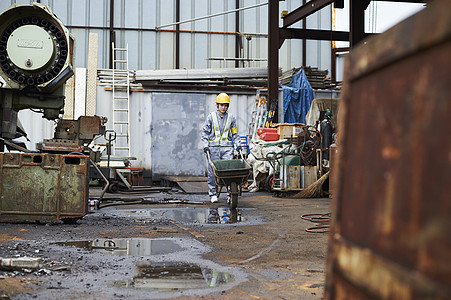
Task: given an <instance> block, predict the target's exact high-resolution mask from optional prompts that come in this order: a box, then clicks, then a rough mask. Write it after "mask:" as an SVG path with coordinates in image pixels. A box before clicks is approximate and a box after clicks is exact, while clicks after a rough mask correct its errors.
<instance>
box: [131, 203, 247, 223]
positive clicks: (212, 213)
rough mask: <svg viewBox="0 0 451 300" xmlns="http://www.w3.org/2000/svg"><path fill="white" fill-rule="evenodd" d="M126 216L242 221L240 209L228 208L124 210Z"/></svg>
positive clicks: (199, 220)
mask: <svg viewBox="0 0 451 300" xmlns="http://www.w3.org/2000/svg"><path fill="white" fill-rule="evenodd" d="M125 214H126V215H127V217H134V218H142V219H147V218H158V219H170V220H173V221H176V222H180V223H188V224H192V223H201V224H232V223H238V222H243V221H245V220H246V219H245V218H243V217H242V216H241V211H240V210H238V209H230V208H221V207H219V208H217V207H210V208H169V209H152V210H146V209H143V210H133V211H126V212H125Z"/></svg>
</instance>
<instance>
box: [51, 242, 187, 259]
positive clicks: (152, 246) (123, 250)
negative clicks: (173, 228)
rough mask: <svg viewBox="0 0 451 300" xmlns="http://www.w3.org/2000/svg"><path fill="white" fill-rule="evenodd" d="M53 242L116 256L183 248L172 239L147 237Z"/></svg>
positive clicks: (171, 251)
mask: <svg viewBox="0 0 451 300" xmlns="http://www.w3.org/2000/svg"><path fill="white" fill-rule="evenodd" d="M54 244H55V245H59V246H67V247H77V248H82V249H85V250H88V251H91V252H99V253H104V254H112V255H118V256H149V255H162V254H169V253H175V252H179V251H182V250H184V248H183V247H181V246H180V245H178V244H177V243H176V242H174V241H173V240H168V239H147V238H132V239H96V240H93V241H68V242H57V243H54Z"/></svg>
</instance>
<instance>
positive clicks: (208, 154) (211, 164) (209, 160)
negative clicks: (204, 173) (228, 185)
mask: <svg viewBox="0 0 451 300" xmlns="http://www.w3.org/2000/svg"><path fill="white" fill-rule="evenodd" d="M205 153H206V154H207V161H208V163H209V164H210V166H211V168H212V169H214V165H213V162H212V161H211V156H210V151H207V152H205Z"/></svg>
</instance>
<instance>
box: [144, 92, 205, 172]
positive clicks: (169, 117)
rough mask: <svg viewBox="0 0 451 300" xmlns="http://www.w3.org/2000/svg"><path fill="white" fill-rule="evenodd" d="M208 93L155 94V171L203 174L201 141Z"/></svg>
mask: <svg viewBox="0 0 451 300" xmlns="http://www.w3.org/2000/svg"><path fill="white" fill-rule="evenodd" d="M204 103H205V95H202V94H178V93H153V94H152V125H151V135H152V155H153V159H152V173H153V175H154V176H155V177H158V176H159V175H197V176H201V175H204V172H205V169H204V168H203V163H202V162H203V161H204V157H203V155H202V153H203V152H202V151H199V150H200V149H202V147H199V144H200V135H201V130H199V129H200V128H201V126H202V125H201V124H202V123H203V121H204V120H205V116H206V114H205V105H204Z"/></svg>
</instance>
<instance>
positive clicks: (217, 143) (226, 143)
mask: <svg viewBox="0 0 451 300" xmlns="http://www.w3.org/2000/svg"><path fill="white" fill-rule="evenodd" d="M211 119H212V121H213V129H214V132H215V138H214V139H213V140H208V146H209V147H232V146H233V143H232V140H231V139H229V131H230V125H231V124H232V114H229V113H228V114H227V120H226V122H225V125H224V130H223V131H222V132H221V129H220V128H219V120H218V115H217V114H216V112H212V113H211Z"/></svg>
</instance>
